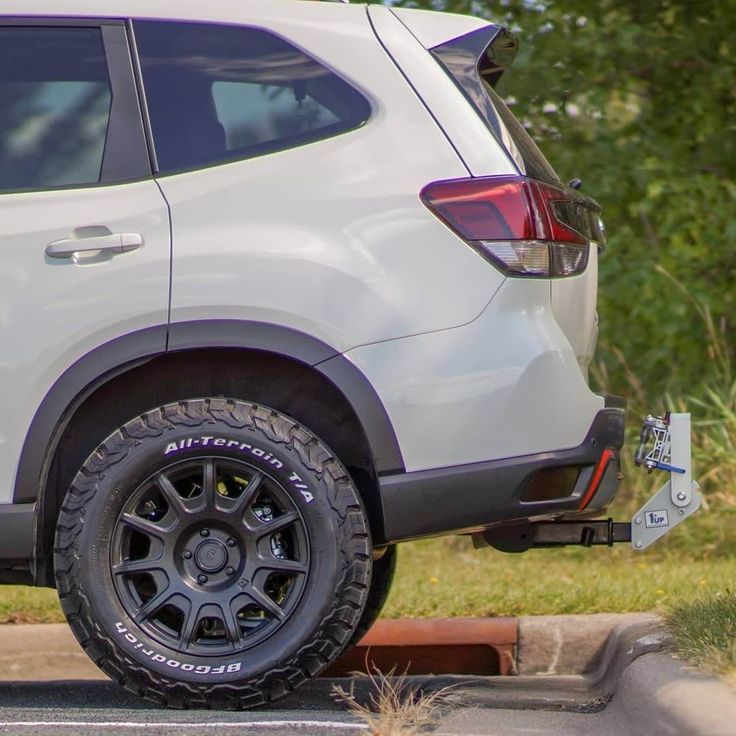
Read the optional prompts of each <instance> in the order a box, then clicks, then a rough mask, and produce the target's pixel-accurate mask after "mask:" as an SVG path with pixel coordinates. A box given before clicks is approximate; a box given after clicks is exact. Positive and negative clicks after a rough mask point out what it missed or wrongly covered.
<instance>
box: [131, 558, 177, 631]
mask: <svg viewBox="0 0 736 736" xmlns="http://www.w3.org/2000/svg"><path fill="white" fill-rule="evenodd" d="M153 578H154V581H155V583H156V592H155V593H154V595H153V596H151V598H150V599H149V600H147V601H146V602H145V603H144V604H143V605H142V606H141V607H140V608H139V609H138V611H137V613H136V614H135V616H133V620H134V621H135V622H136V623H137V624H140V623H142V622H143V621H145V620H146V619H149V618H150V617H151V616H152V615H153V614H154V613H155V612H156V611H157V610H158V609H159V608H161V606H163V605H164V603H166V601H168V600H169V598H171V597H172V595H173V592H172V591H170V590H169V580H168V578H167V577H166V575H165V574H164V573H163V572H159V571H154V572H153ZM164 583H165V584H164Z"/></svg>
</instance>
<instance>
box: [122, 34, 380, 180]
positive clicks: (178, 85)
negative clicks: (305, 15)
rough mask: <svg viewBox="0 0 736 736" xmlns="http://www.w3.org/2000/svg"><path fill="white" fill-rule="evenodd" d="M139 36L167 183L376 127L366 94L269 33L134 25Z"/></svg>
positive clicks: (148, 94) (153, 123) (155, 138)
mask: <svg viewBox="0 0 736 736" xmlns="http://www.w3.org/2000/svg"><path fill="white" fill-rule="evenodd" d="M135 34H136V42H137V46H138V52H139V57H140V63H141V70H142V74H143V84H144V87H145V91H146V99H147V103H148V110H149V115H150V118H151V127H152V128H153V136H154V142H155V146H156V156H157V159H158V166H159V170H160V171H161V172H163V173H166V172H172V171H178V170H182V169H191V168H197V167H202V166H208V165H214V164H218V163H223V162H226V161H232V160H236V159H242V158H250V157H253V156H259V155H263V154H266V153H273V152H275V151H279V150H283V149H286V148H292V147H295V146H299V145H303V144H306V143H311V142H313V141H317V140H320V139H323V138H329V137H331V136H334V135H338V134H340V133H344V132H346V131H349V130H352V129H354V128H357V127H359V126H361V125H362V124H363V123H365V122H366V120H367V119H368V118H369V117H370V112H371V110H370V105H369V103H368V101H367V100H366V99H365V98H364V97H363V95H361V94H360V92H358V91H357V90H356V89H354V88H353V87H352V86H350V85H349V84H348V83H347V82H345V81H344V80H343V79H341V78H340V77H339V76H337V74H335V73H334V72H332V71H330V70H329V69H327V68H326V67H324V66H323V65H322V64H320V63H319V62H318V61H316V60H315V59H313V58H311V57H310V56H308V55H307V54H305V53H304V52H303V51H300V50H299V49H297V48H296V47H294V46H292V45H291V44H289V43H287V42H286V41H284V40H283V39H281V38H279V37H277V36H274V35H273V34H271V33H269V32H267V31H264V30H260V29H256V28H244V27H239V26H226V25H209V24H197V23H183V22H181V23H168V22H161V21H136V23H135Z"/></svg>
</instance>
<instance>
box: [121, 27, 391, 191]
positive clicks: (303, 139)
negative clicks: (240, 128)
mask: <svg viewBox="0 0 736 736" xmlns="http://www.w3.org/2000/svg"><path fill="white" fill-rule="evenodd" d="M147 21H153V22H158V23H171V24H199V25H208V26H226V27H229V28H243V29H246V30H255V31H262V32H263V33H267V34H269V35H271V36H273V37H275V38H277V39H279V40H280V41H283V42H284V43H287V44H289V46H293V47H294V48H295V49H297V50H298V51H300V52H301V53H302V54H304V55H305V56H308V57H309V58H310V59H312V60H313V61H315V62H317V63H318V64H320V65H321V66H323V67H324V68H325V69H327V70H328V71H329V72H330V73H332V74H334V75H335V76H336V77H339V78H340V79H341V80H342V81H343V82H345V84H347V85H348V86H350V87H351V88H352V89H353V90H354V91H355V92H357V93H358V94H359V95H360V96H361V97H362V98H363V100H364V101H365V102H366V103H367V105H368V108H369V114H368V116H367V117H366V118H365V120H363V121H362V122H361V123H359V124H358V125H355V126H353V127H350V128H342V129H341V130H340V131H339V132H338V133H333V134H331V135H329V136H327V137H323V136H319V137H312V136H311V135H310V133H309V132H306V133H304V134H300V135H299V136H292V139H293V140H292V142H291V143H290V144H289V145H279V146H272V142H270V141H266V142H265V143H262V144H260V146H259V147H258V150H254V151H252V152H250V153H248V154H245V155H236V156H233V157H232V158H226V159H222V160H220V161H214V162H212V163H207V164H199V165H197V166H185V167H181V168H178V169H175V170H172V171H165V172H161V169H160V167H159V165H158V157H157V156H156V145H155V141H154V137H153V126H152V124H151V119H150V116H149V114H148V103H147V98H146V92H145V84H144V82H143V70H142V66H141V59H140V52H139V50H138V43H137V41H136V36H135V25H136V23H141V22H147ZM126 23H127V25H128V35H129V38H130V41H131V50H132V51H133V52H134V54H135V55H134V62H133V67H134V70H135V77H136V84H137V86H138V90H139V94H140V95H141V105H142V109H143V116H144V123H145V128H146V139H147V141H148V147H149V151H150V154H151V161H152V165H153V171H154V178H156V179H163V178H165V177H169V176H179V175H180V174H188V173H192V172H195V171H206V170H208V169H214V168H218V167H220V166H229V165H231V164H236V163H240V162H242V161H249V160H251V159H256V158H260V157H262V156H267V155H270V154H277V153H286V152H288V151H293V150H295V149H298V148H302V147H303V146H306V145H310V144H313V143H314V144H319V143H326V142H329V141H332V140H334V139H336V138H340V137H342V136H343V135H348V134H350V133H354V132H356V131H358V130H362V129H363V128H365V127H366V126H367V125H368V124H369V123H370V122H371V120H372V119H373V118H374V117H375V113H376V105H375V102H374V100H373V98H372V97H371V95H370V94H368V93H367V91H366V90H365V89H364V88H363V86H362V85H359V84H357V83H356V82H354V81H353V80H352V79H350V78H348V77H346V76H345V74H343V73H342V72H341V71H339V70H337V69H335V68H334V67H333V66H332V65H331V64H328V63H327V62H326V61H324V60H323V59H322V58H321V57H319V56H316V55H315V54H314V53H313V52H312V51H309V50H308V49H306V48H304V47H303V46H302V45H301V44H299V43H297V42H296V41H294V40H293V39H291V38H288V37H287V36H284V35H282V34H281V33H279V32H278V31H275V30H273V28H268V27H266V26H260V25H256V24H251V23H235V22H231V21H228V22H223V21H210V20H180V19H173V18H172V19H166V18H149V17H147V16H135V17H132V18H129V19H128V20H127V21H126ZM308 136H309V137H308ZM279 140H280V141H284V140H286V139H285V138H281V139H279ZM273 143H275V141H274V142H273Z"/></svg>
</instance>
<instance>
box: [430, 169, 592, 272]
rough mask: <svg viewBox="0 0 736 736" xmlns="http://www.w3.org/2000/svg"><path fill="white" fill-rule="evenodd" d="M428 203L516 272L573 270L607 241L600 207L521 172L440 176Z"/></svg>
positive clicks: (459, 231) (470, 240)
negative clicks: (444, 178)
mask: <svg viewBox="0 0 736 736" xmlns="http://www.w3.org/2000/svg"><path fill="white" fill-rule="evenodd" d="M420 196H421V199H422V201H423V202H424V204H425V205H426V206H427V207H428V208H429V209H430V210H431V211H432V212H434V214H435V215H437V217H439V218H440V219H441V220H443V221H444V222H445V223H446V224H447V225H448V226H449V227H451V228H452V229H453V230H454V231H455V232H456V233H457V234H458V235H459V236H460V237H461V238H463V239H464V240H465V241H467V242H468V243H469V244H470V245H471V246H472V247H474V248H475V249H476V250H477V251H478V252H479V253H480V254H481V255H483V256H484V257H486V258H488V259H489V260H491V261H492V262H493V263H494V264H496V265H497V266H499V267H500V268H501V269H502V270H503V271H505V272H506V273H508V274H510V275H514V276H536V277H547V278H548V277H551V276H573V275H575V274H577V273H582V271H584V270H585V268H586V266H587V264H588V253H589V250H590V245H591V243H596V244H598V245H600V246H602V245H603V225H602V222H601V220H600V208H599V207H598V205H597V204H596V203H595V202H594V201H593V200H592V199H589V198H588V197H584V196H582V195H579V194H578V193H577V192H573V191H572V190H571V191H570V192H568V191H567V190H565V189H562V188H558V187H555V186H551V185H549V184H545V183H543V182H539V181H535V180H534V179H528V178H526V177H523V176H491V177H485V178H479V179H456V180H452V181H439V182H435V183H433V184H429V185H428V186H426V187H425V188H424V189H423V190H422V192H421V195H420Z"/></svg>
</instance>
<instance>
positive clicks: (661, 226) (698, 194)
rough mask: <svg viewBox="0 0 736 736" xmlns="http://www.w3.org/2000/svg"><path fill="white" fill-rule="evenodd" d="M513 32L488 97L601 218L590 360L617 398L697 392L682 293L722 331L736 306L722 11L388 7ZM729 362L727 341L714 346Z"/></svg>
mask: <svg viewBox="0 0 736 736" xmlns="http://www.w3.org/2000/svg"><path fill="white" fill-rule="evenodd" d="M395 4H397V5H405V6H407V7H425V8H431V9H435V10H447V11H451V12H458V13H470V14H474V15H480V16H483V17H486V18H488V19H490V20H493V21H494V22H498V23H501V24H503V25H505V26H507V27H508V28H510V29H511V30H512V31H513V32H515V33H516V34H517V35H518V36H519V38H520V41H521V52H520V54H519V57H518V59H517V60H516V62H515V64H514V66H513V67H512V68H511V70H510V71H508V72H507V74H506V75H505V77H504V78H503V79H502V81H501V83H500V84H499V90H498V91H499V92H500V93H501V94H502V95H503V96H504V97H505V98H507V100H509V102H510V103H511V104H512V109H513V110H514V112H515V113H516V115H517V117H519V119H520V120H522V122H524V124H525V125H526V126H527V127H528V128H529V129H530V132H531V133H532V135H533V136H534V137H535V139H536V140H537V142H538V143H539V144H540V147H541V148H542V149H543V150H544V151H545V153H546V154H547V157H548V158H549V159H550V161H551V162H552V164H553V166H555V168H556V169H557V171H558V173H559V174H560V177H561V178H563V179H565V180H567V179H571V178H572V177H580V178H581V179H582V180H583V182H584V190H585V191H586V192H587V193H588V194H591V195H592V196H593V197H595V198H596V199H597V200H598V201H599V202H600V203H601V204H602V206H603V211H604V219H605V222H606V226H607V228H608V231H609V247H608V249H607V251H606V252H605V253H604V254H603V257H602V261H601V273H600V281H601V289H600V297H599V312H600V317H601V342H600V350H599V357H600V358H601V360H602V361H603V362H604V363H605V365H606V368H607V370H608V373H609V374H610V376H611V380H612V384H613V388H614V389H617V390H620V391H625V388H626V387H625V383H626V378H625V371H624V369H623V365H622V358H623V359H625V361H626V362H627V363H628V364H629V366H630V367H631V369H632V370H633V372H634V373H635V374H637V376H638V377H639V378H640V380H641V382H642V383H643V384H644V385H645V386H647V388H648V389H649V390H650V391H652V392H655V393H659V392H662V391H665V390H670V391H675V392H681V391H689V390H691V389H692V388H693V387H694V386H695V385H696V384H698V383H699V382H701V381H702V380H704V379H708V378H709V366H710V365H711V361H710V359H709V357H708V350H709V338H708V335H706V334H705V331H704V330H703V329H702V323H701V319H700V317H699V316H698V314H697V312H696V310H695V309H693V305H692V303H691V300H690V299H689V298H688V295H687V294H686V293H684V292H683V291H682V290H680V289H678V288H676V287H675V286H673V283H672V281H671V280H670V279H669V278H667V276H666V275H663V274H662V272H661V270H660V269H657V268H656V267H657V266H659V267H661V268H663V269H665V270H666V271H667V272H669V274H671V275H672V276H673V277H674V278H675V279H676V280H677V281H679V282H680V283H681V284H682V285H684V287H685V289H686V290H687V292H689V293H690V295H692V297H693V298H695V299H697V300H698V301H700V302H701V303H703V304H705V305H707V307H708V308H709V310H710V313H711V314H712V315H713V319H714V322H715V324H716V325H717V326H718V328H719V329H721V330H724V331H726V333H727V332H728V328H729V326H731V324H732V323H733V321H734V308H735V306H736V286H735V285H734V282H735V281H736V181H735V180H736V63H735V59H736V53H735V52H736V35H734V31H736V0H711V1H710V2H702V1H698V0H681V1H680V2H677V1H676V0H598V2H590V0H542V1H538V0H504V1H501V2H490V3H489V2H483V3H481V2H477V1H474V0H413V1H410V0H403V1H400V2H398V3H395ZM729 349H730V350H733V342H732V341H731V342H730V343H729Z"/></svg>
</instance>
